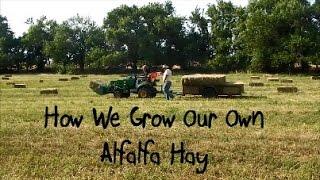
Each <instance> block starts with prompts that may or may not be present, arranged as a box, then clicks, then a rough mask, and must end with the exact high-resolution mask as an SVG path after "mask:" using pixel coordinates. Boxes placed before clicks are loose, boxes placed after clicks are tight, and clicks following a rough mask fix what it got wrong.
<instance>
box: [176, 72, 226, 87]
mask: <svg viewBox="0 0 320 180" xmlns="http://www.w3.org/2000/svg"><path fill="white" fill-rule="evenodd" d="M181 80H182V84H183V85H187V86H193V85H195V86H197V85H212V84H225V83H226V76H225V75H217V74H193V75H185V76H182V78H181Z"/></svg>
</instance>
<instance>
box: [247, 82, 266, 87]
mask: <svg viewBox="0 0 320 180" xmlns="http://www.w3.org/2000/svg"><path fill="white" fill-rule="evenodd" d="M249 86H254V87H261V86H264V83H262V82H250V83H249Z"/></svg>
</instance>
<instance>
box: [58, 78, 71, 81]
mask: <svg viewBox="0 0 320 180" xmlns="http://www.w3.org/2000/svg"><path fill="white" fill-rule="evenodd" d="M59 81H69V79H68V78H59Z"/></svg>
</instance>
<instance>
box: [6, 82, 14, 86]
mask: <svg viewBox="0 0 320 180" xmlns="http://www.w3.org/2000/svg"><path fill="white" fill-rule="evenodd" d="M6 84H7V85H14V84H15V82H7V83H6Z"/></svg>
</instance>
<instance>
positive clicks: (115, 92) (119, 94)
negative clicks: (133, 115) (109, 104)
mask: <svg viewBox="0 0 320 180" xmlns="http://www.w3.org/2000/svg"><path fill="white" fill-rule="evenodd" d="M113 96H114V97H115V98H122V92H120V91H114V92H113Z"/></svg>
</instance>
